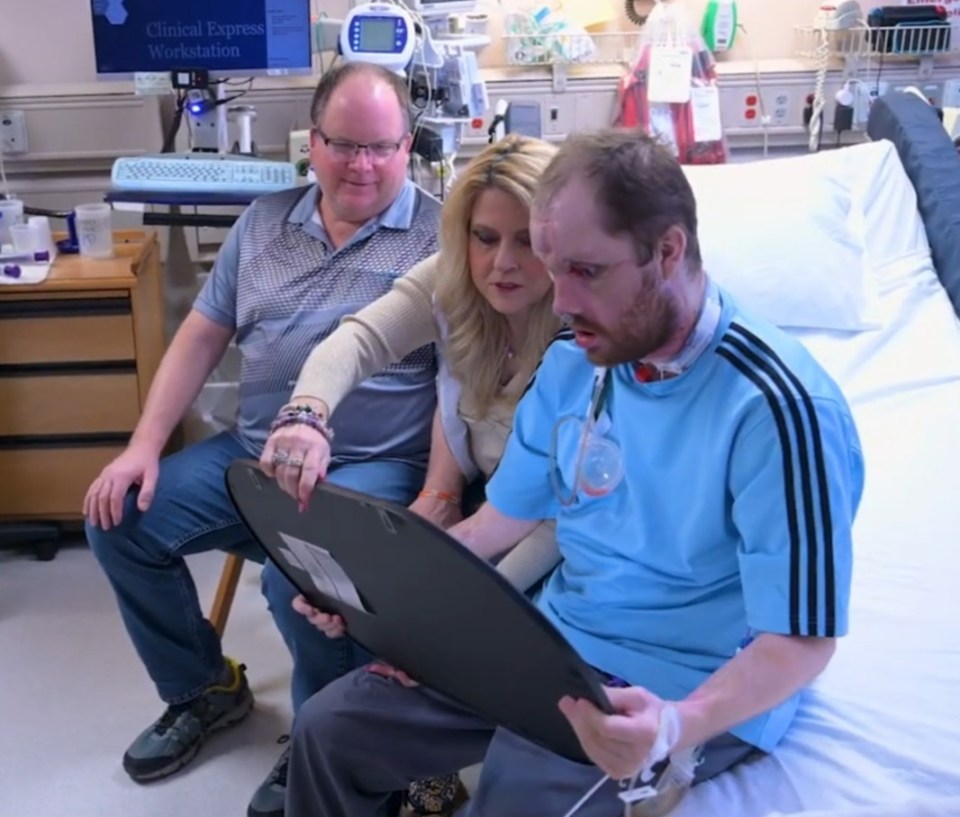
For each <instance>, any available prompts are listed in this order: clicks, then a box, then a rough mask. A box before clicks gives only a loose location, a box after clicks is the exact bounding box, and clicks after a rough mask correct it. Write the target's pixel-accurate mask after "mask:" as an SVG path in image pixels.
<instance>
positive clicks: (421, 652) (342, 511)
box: [226, 460, 612, 762]
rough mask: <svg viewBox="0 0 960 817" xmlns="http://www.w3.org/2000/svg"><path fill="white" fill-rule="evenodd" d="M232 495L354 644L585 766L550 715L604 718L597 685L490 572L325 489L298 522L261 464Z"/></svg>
mask: <svg viewBox="0 0 960 817" xmlns="http://www.w3.org/2000/svg"><path fill="white" fill-rule="evenodd" d="M226 481H227V490H228V492H229V494H230V497H231V499H232V501H233V503H234V504H235V505H236V507H237V510H238V512H239V514H240V517H241V518H242V519H243V521H244V523H245V524H246V525H247V527H248V528H249V530H250V532H251V534H252V535H253V538H254V539H255V540H256V541H257V542H258V543H259V545H260V546H261V547H262V548H263V550H264V551H265V553H266V554H267V556H268V557H269V558H270V559H271V560H272V561H273V562H274V563H275V564H276V565H277V567H278V568H279V569H280V570H281V571H282V572H283V573H284V575H286V576H287V578H288V579H289V580H290V581H291V582H292V583H293V584H294V585H295V586H296V587H297V588H298V589H299V590H300V592H301V593H302V594H303V595H304V597H306V598H307V599H308V600H309V601H310V602H311V604H313V605H314V606H315V607H317V608H318V609H321V610H324V611H326V612H332V613H337V614H338V615H340V616H342V617H343V619H344V621H345V622H346V626H347V632H348V633H349V635H350V637H352V638H353V639H354V640H355V641H356V642H357V643H359V644H360V645H361V646H363V647H364V648H366V649H367V650H368V651H369V652H371V653H372V654H374V655H376V656H378V657H379V658H381V659H382V660H384V661H386V662H388V663H389V664H391V665H393V666H395V667H397V668H399V669H403V670H404V671H405V672H407V673H408V674H409V675H410V676H411V677H412V678H414V679H416V680H418V681H419V682H421V683H423V684H424V685H426V686H429V687H431V688H433V689H434V690H436V691H438V692H441V693H443V694H445V695H447V696H448V697H450V698H452V699H453V700H455V701H457V702H459V703H460V704H462V705H464V706H466V707H468V708H469V709H471V710H472V711H474V712H476V713H477V714H478V715H480V716H481V717H483V718H485V719H487V720H489V721H490V722H491V723H494V724H497V725H498V726H502V727H503V728H505V729H508V730H509V731H511V732H514V733H515V734H517V735H520V736H521V737H524V738H526V739H527V740H530V741H531V742H533V743H536V744H538V745H540V746H542V747H544V748H546V749H549V750H550V751H553V752H555V753H557V754H559V755H561V756H563V757H566V758H568V759H570V760H573V761H576V762H589V761H588V759H587V757H586V755H585V754H584V752H583V749H582V748H581V746H580V743H579V741H578V740H577V737H576V735H575V734H574V732H573V729H572V728H571V726H570V725H569V723H568V722H567V720H566V718H565V717H564V716H563V714H562V713H561V712H560V710H559V709H558V708H557V702H558V701H559V700H560V698H562V697H563V696H564V695H572V696H575V697H578V698H585V699H587V700H589V701H591V702H593V703H594V704H595V705H596V706H598V707H599V708H600V709H602V710H604V711H606V712H611V711H612V708H611V706H610V703H609V700H608V698H607V696H606V694H605V693H604V690H603V679H602V677H601V676H600V673H598V672H597V671H596V670H594V669H593V668H592V667H590V666H589V665H588V664H587V663H586V662H585V661H583V659H581V658H580V656H579V655H578V654H577V653H576V652H575V651H574V649H573V648H572V647H571V646H570V645H569V644H568V643H567V641H566V640H565V639H564V638H563V636H562V635H561V634H560V633H559V632H558V631H557V629H556V628H555V627H554V626H553V625H552V624H551V623H550V621H548V620H547V618H546V617H545V616H544V615H543V614H542V613H541V612H540V611H539V610H538V609H537V608H536V607H535V606H534V604H533V603H532V602H531V601H530V600H529V599H528V598H527V597H526V596H524V595H523V594H522V593H520V592H519V591H517V590H516V589H515V588H514V587H513V586H512V585H511V584H510V583H509V582H508V581H507V580H506V579H505V578H504V577H503V576H501V575H500V574H499V573H498V572H497V571H496V569H494V568H493V567H492V566H491V565H490V564H489V563H487V562H486V561H484V560H482V559H480V558H479V557H477V556H475V555H474V554H473V553H471V552H470V551H469V550H467V549H466V548H464V547H463V546H462V545H461V544H460V543H459V542H457V541H456V540H455V539H453V538H452V537H451V536H449V535H448V534H446V533H445V532H444V531H442V530H440V529H439V528H437V527H435V526H434V525H432V524H430V523H429V522H427V521H426V520H424V519H422V518H420V517H419V516H417V515H416V514H414V513H412V512H411V511H409V510H408V509H407V508H405V507H403V506H400V505H396V504H394V503H391V502H387V501H384V500H380V499H376V498H373V497H370V496H367V495H365V494H361V493H358V492H356V491H351V490H348V489H346V488H341V487H338V486H335V485H331V484H329V483H321V484H319V485H318V486H317V488H316V490H315V491H314V495H313V497H312V498H311V501H310V505H309V507H308V509H307V510H306V511H304V512H303V513H301V512H300V511H299V510H298V508H297V503H296V502H295V500H294V499H293V498H292V497H290V496H288V495H287V494H285V493H284V492H283V491H282V490H281V489H280V487H279V486H278V485H277V483H276V481H275V480H273V479H271V478H269V477H267V476H266V475H265V474H264V473H263V472H262V471H261V470H260V467H259V465H258V464H257V463H255V462H253V461H247V460H241V461H237V462H235V463H233V464H232V465H231V466H230V467H229V468H228V469H227V475H226Z"/></svg>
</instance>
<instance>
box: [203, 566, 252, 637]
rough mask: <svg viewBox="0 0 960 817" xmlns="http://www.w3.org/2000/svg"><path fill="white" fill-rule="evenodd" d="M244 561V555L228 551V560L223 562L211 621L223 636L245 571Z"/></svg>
mask: <svg viewBox="0 0 960 817" xmlns="http://www.w3.org/2000/svg"><path fill="white" fill-rule="evenodd" d="M243 562H244V558H243V556H238V555H237V554H236V553H228V554H227V558H226V561H225V562H224V563H223V570H222V571H221V572H220V583H219V584H218V585H217V594H216V596H214V598H213V606H212V607H211V608H210V623H211V624H212V625H213V628H214V629H215V630H216V631H217V635H219V636H221V637H223V631H224V630H225V629H226V627H227V616H229V615H230V607H231V606H232V605H233V597H234V596H235V595H236V594H237V584H239V582H240V574H241V573H242V572H243Z"/></svg>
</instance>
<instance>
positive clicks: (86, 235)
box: [75, 202, 113, 258]
mask: <svg viewBox="0 0 960 817" xmlns="http://www.w3.org/2000/svg"><path fill="white" fill-rule="evenodd" d="M75 212H76V214H77V218H76V225H77V243H78V244H79V245H80V255H85V256H88V257H90V258H111V257H112V256H113V228H112V224H111V209H110V205H109V204H106V203H100V202H97V203H96V204H78V205H77V206H76V209H75Z"/></svg>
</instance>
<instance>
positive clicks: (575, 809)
mask: <svg viewBox="0 0 960 817" xmlns="http://www.w3.org/2000/svg"><path fill="white" fill-rule="evenodd" d="M609 779H610V775H608V774H605V775H604V776H603V777H601V778H600V780H599V781H598V782H597V784H596V785H595V786H594V787H593V788H591V789H590V791H588V792H587V793H586V794H585V795H583V797H581V798H580V799H579V800H577V804H576V805H575V806H574V807H573V808H572V809H570V811H568V812H567V813H566V814H564V815H563V817H573V815H574V814H576V813H577V812H578V811H580V809H582V808H583V806H584V805H585V804H586V802H587V800H589V799H590V798H591V797H593V795H595V794H596V793H597V792H598V791H600V787H601V786H602V785H603V784H604V783H606V782H607V781H608V780H609ZM628 817H629V815H628Z"/></svg>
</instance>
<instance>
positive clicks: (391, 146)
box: [313, 128, 403, 162]
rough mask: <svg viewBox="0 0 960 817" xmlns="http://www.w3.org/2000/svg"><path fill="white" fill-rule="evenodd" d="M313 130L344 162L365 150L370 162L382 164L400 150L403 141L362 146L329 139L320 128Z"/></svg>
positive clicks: (349, 141) (346, 141)
mask: <svg viewBox="0 0 960 817" xmlns="http://www.w3.org/2000/svg"><path fill="white" fill-rule="evenodd" d="M313 130H314V133H316V134H317V136H319V137H320V139H321V141H322V142H323V144H324V145H326V146H327V148H329V149H330V152H331V153H333V155H334V156H336V157H337V158H338V159H342V160H343V161H346V162H350V161H353V160H354V159H356V158H357V156H359V155H360V151H361V150H365V151H366V152H367V155H368V156H369V157H370V158H371V160H373V161H375V162H384V161H386V160H387V159H389V158H390V157H391V156H393V155H394V154H395V153H396V152H397V151H398V150H400V146H401V145H402V144H403V139H401V140H400V141H399V142H371V143H369V144H363V143H362V142H353V141H351V140H349V139H331V138H330V137H329V136H327V135H326V134H325V133H324V132H323V131H322V130H320V128H314V129H313Z"/></svg>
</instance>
